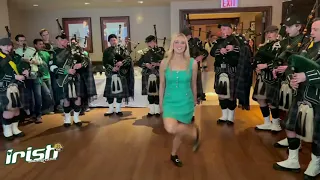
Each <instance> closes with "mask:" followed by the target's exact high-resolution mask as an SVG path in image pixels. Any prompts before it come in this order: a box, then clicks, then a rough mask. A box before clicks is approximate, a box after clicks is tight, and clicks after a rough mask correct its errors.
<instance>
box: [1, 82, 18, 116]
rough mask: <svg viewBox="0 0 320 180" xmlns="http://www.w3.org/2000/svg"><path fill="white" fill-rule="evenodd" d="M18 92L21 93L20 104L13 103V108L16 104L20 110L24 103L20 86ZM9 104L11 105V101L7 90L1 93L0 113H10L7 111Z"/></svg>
mask: <svg viewBox="0 0 320 180" xmlns="http://www.w3.org/2000/svg"><path fill="white" fill-rule="evenodd" d="M18 91H19V97H17V100H18V102H16V103H12V106H13V104H15V107H16V108H19V109H20V108H21V107H22V102H21V91H20V88H19V86H18ZM8 104H9V99H8V97H7V90H5V91H2V92H0V112H3V111H8V109H7V106H8Z"/></svg>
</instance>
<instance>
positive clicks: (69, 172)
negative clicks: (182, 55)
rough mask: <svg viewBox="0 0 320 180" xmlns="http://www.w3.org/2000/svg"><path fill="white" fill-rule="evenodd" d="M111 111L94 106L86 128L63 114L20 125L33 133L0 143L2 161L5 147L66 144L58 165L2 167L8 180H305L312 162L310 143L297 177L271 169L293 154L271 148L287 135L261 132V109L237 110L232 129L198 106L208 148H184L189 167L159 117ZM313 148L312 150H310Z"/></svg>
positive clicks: (215, 110) (1, 175)
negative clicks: (65, 121) (109, 114)
mask: <svg viewBox="0 0 320 180" xmlns="http://www.w3.org/2000/svg"><path fill="white" fill-rule="evenodd" d="M104 112H105V109H95V110H92V111H91V112H88V113H87V114H86V115H85V116H82V121H86V123H85V125H84V127H82V128H80V129H79V128H76V127H71V128H70V129H66V128H64V127H61V124H62V118H63V117H62V116H61V115H49V116H46V117H44V123H42V124H37V125H36V124H29V125H26V126H23V127H21V129H22V130H23V131H24V132H25V133H26V134H27V136H26V137H24V138H23V139H21V140H15V141H14V142H11V143H8V142H6V141H4V140H3V139H2V138H1V140H0V145H1V153H0V154H1V155H0V161H1V162H3V164H4V162H5V154H6V149H10V148H13V149H14V150H15V151H22V150H26V149H27V148H28V147H33V148H44V147H45V146H46V145H47V144H54V143H61V144H62V145H63V146H64V149H63V151H62V152H60V153H59V157H58V159H57V160H56V161H50V162H46V163H27V162H25V161H24V159H19V160H18V163H16V164H13V165H2V166H0V179H1V180H2V179H3V180H9V179H10V180H15V179H17V180H22V179H23V180H31V179H32V180H33V179H37V180H51V179H53V180H62V179H66V180H89V178H90V179H94V180H100V179H101V180H131V179H133V180H165V179H168V180H213V179H216V180H271V179H275V180H298V179H299V180H300V179H302V177H303V171H304V170H305V169H306V167H307V165H308V162H309V160H310V148H309V147H310V146H307V145H306V146H304V147H305V148H304V149H303V151H302V152H301V153H300V155H301V156H300V157H301V166H302V169H303V170H302V172H301V173H300V174H291V173H286V172H278V171H275V170H273V169H272V164H273V163H274V162H276V161H280V160H284V159H285V158H286V157H287V154H286V150H283V149H280V150H279V149H275V148H273V143H275V142H276V141H277V140H279V139H281V138H283V137H284V134H283V133H282V134H278V135H273V134H271V133H268V132H256V131H255V130H254V128H253V127H254V126H255V125H256V124H258V123H261V122H262V120H261V119H262V117H261V115H260V111H259V107H258V106H255V107H253V108H252V110H251V111H243V110H240V109H237V110H236V120H235V125H234V127H228V126H226V125H225V126H218V125H217V124H216V119H217V118H219V117H220V115H221V111H220V108H219V107H218V106H203V107H201V108H199V109H197V112H196V117H197V120H196V121H197V123H199V122H201V130H202V146H201V148H200V150H199V152H198V153H196V154H194V153H193V152H192V147H191V144H190V141H189V140H187V141H186V143H185V144H183V145H182V147H181V148H180V151H179V156H180V158H181V159H182V161H183V163H184V167H182V168H178V167H175V166H173V164H172V163H171V161H170V160H169V156H170V150H171V142H172V141H171V140H172V138H171V136H170V135H168V134H167V133H166V132H165V130H164V129H163V126H162V124H161V120H160V119H156V118H153V119H146V118H145V117H143V116H144V115H145V114H146V113H147V109H144V108H142V109H139V108H133V109H125V110H124V114H125V116H124V117H122V118H121V119H117V118H110V119H109V118H106V117H104V116H103V113H104ZM306 147H307V148H306Z"/></svg>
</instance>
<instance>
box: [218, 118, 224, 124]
mask: <svg viewBox="0 0 320 180" xmlns="http://www.w3.org/2000/svg"><path fill="white" fill-rule="evenodd" d="M225 122H226V120H221V119H218V121H217V124H222V123H225Z"/></svg>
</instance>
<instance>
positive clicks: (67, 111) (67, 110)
mask: <svg viewBox="0 0 320 180" xmlns="http://www.w3.org/2000/svg"><path fill="white" fill-rule="evenodd" d="M63 110H64V123H65V124H71V120H70V118H71V116H70V112H71V110H72V108H71V106H68V107H63Z"/></svg>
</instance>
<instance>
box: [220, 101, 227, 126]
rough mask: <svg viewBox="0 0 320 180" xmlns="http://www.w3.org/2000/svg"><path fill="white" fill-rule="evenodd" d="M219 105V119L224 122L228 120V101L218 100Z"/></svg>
mask: <svg viewBox="0 0 320 180" xmlns="http://www.w3.org/2000/svg"><path fill="white" fill-rule="evenodd" d="M219 104H220V107H221V109H222V116H221V117H220V118H219V119H220V120H224V121H226V120H227V119H228V109H227V108H228V100H219Z"/></svg>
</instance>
